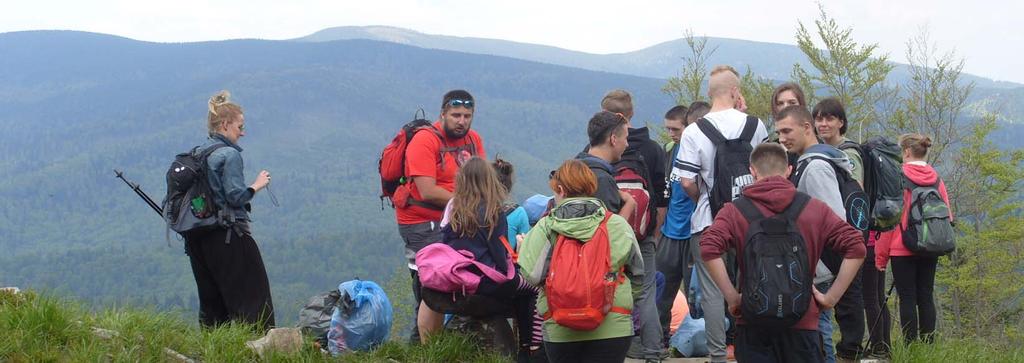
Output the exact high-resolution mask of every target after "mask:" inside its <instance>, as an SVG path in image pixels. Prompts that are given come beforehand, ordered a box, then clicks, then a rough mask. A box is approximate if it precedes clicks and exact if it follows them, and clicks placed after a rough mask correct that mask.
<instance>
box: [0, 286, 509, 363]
mask: <svg viewBox="0 0 1024 363" xmlns="http://www.w3.org/2000/svg"><path fill="white" fill-rule="evenodd" d="M96 328H99V329H103V330H105V331H106V332H105V334H106V335H108V336H107V337H101V336H100V334H98V333H97V332H96V330H95V329H96ZM258 338H260V336H259V334H258V333H256V332H255V328H254V327H253V326H250V325H245V324H229V325H225V326H221V327H218V328H216V329H200V328H198V327H197V326H195V325H194V324H187V323H185V322H184V321H182V320H181V319H180V318H179V317H177V316H175V315H173V314H168V313H166V312H157V311H154V310H128V309H109V310H103V311H100V312H98V313H87V312H85V310H83V309H82V308H81V307H79V306H78V305H77V304H76V303H74V302H71V301H67V300H59V299H55V298H52V297H47V296H42V297H38V296H36V295H35V294H33V293H23V294H19V295H12V294H6V293H0V361H4V362H12V363H20V362H107V361H111V362H163V361H170V358H169V356H168V353H167V351H166V349H168V348H169V349H171V350H173V351H175V352H178V353H180V354H183V355H185V356H186V357H189V358H191V359H197V360H200V361H204V362H248V361H257V360H260V359H259V357H258V356H257V355H256V354H255V353H254V352H252V351H251V350H249V349H248V348H246V347H245V342H247V341H251V340H255V339H258ZM475 342H476V341H475V340H474V339H473V338H472V337H469V336H464V335H458V334H453V333H442V334H439V335H437V336H436V337H435V338H434V339H432V340H431V342H430V343H428V344H426V345H415V346H411V345H405V344H401V343H397V342H389V343H387V344H384V345H382V346H380V347H378V348H377V349H376V350H374V351H371V352H356V353H351V354H346V355H342V356H340V357H332V356H330V355H328V354H326V353H322V352H321V351H319V350H318V349H316V348H315V347H314V346H313V344H312V341H311V340H307V341H305V342H304V346H303V347H302V349H301V350H300V351H299V352H297V353H293V354H284V353H277V352H274V353H271V354H269V355H267V356H265V357H264V359H263V360H265V361H270V362H386V361H389V360H395V361H399V362H505V361H507V360H508V358H506V357H503V356H500V355H496V354H494V353H491V352H484V351H482V350H480V348H479V347H478V346H477V345H476V343H475Z"/></svg>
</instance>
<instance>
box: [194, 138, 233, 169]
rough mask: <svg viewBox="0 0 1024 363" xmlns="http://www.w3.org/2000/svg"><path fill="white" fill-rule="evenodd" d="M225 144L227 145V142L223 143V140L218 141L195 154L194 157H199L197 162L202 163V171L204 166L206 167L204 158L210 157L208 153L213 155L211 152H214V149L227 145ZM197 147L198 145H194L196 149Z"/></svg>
mask: <svg viewBox="0 0 1024 363" xmlns="http://www.w3.org/2000/svg"><path fill="white" fill-rule="evenodd" d="M227 146H228V145H227V144H225V143H223V142H218V143H216V144H213V145H210V147H208V148H206V149H204V150H203V151H200V152H199V155H196V157H198V158H199V163H200V165H202V166H203V171H204V172H205V171H206V167H207V165H206V159H208V158H209V157H210V155H213V152H214V151H217V150H219V149H220V148H222V147H227ZM198 148H199V147H198V146H197V147H196V149H198Z"/></svg>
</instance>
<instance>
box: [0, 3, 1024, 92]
mask: <svg viewBox="0 0 1024 363" xmlns="http://www.w3.org/2000/svg"><path fill="white" fill-rule="evenodd" d="M0 9H2V10H0V32H8V31H18V30H39V29H70V30H84V31H92V32H99V33H107V34H115V35H120V36H125V37H129V38H133V39H139V40H147V41H157V42H188V41H202V40H221V39H235V38H262V39H289V38H295V37H299V36H303V35H308V34H310V33H313V32H315V31H317V30H321V29H324V28H329V27H334V26H343V25H390V26H397V27H403V28H409V29H412V30H417V31H421V32H424V33H431V34H445V35H456V36H472V37H484V38H499V39H507V40H512V41H519V42H527V43H537V44H546V45H553V46H557V47H562V48H567V49H572V50H579V51H585V52H591V53H618V52H628V51H632V50H637V49H641V48H644V47H648V46H651V45H654V44H657V43H660V42H663V41H667V40H672V39H676V38H680V37H682V35H683V32H684V30H685V29H687V28H689V29H693V31H694V32H695V33H696V34H697V35H708V36H715V37H728V38H739V39H749V40H758V41H767V42H775V43H785V44H795V40H794V34H795V31H796V26H797V21H803V22H804V24H807V25H808V26H811V27H813V21H814V19H816V18H817V13H818V7H817V3H816V2H815V1H809V0H776V1H766V0H742V1H741V0H717V1H669V0H653V1H639V2H633V1H621V0H620V1H617V2H610V1H556V0H547V1H534V0H517V1H448V0H435V1H411V0H409V1H400V0H374V1H366V2H362V1H348V0H294V1H278V0H244V1H243V0H218V1H209V0H175V1H139V0H89V1H71V0H67V1H47V0H35V1H16V0H12V1H4V4H3V6H2V7H0ZM826 10H827V11H828V13H829V14H830V15H831V16H833V17H835V18H836V19H837V20H838V21H839V23H840V24H841V25H844V26H852V27H853V29H854V31H853V35H854V37H855V39H857V41H858V42H861V43H878V44H879V46H880V47H881V48H882V50H883V51H885V52H888V53H889V54H890V58H891V59H892V60H894V61H898V62H906V60H905V56H904V52H905V49H906V46H905V43H906V41H907V40H908V39H909V38H910V37H912V36H914V35H915V34H916V33H918V31H919V29H921V28H922V27H926V28H927V29H928V30H929V32H930V33H931V38H932V40H933V41H934V42H935V43H937V44H938V46H939V48H940V49H944V50H953V49H955V50H956V52H957V54H958V55H959V56H961V57H964V58H966V60H967V63H966V67H965V68H966V71H967V72H969V73H973V74H977V75H981V76H985V77H989V78H993V79H998V80H1008V81H1014V82H1020V83H1024V66H1019V65H1020V64H1022V62H1021V59H1022V57H1024V25H1021V24H1024V23H1022V22H1021V21H1020V16H1021V14H1024V1H1015V0H999V1H994V0H974V1H969V2H965V1H956V2H954V1H943V0H856V1H845V0H844V1H828V2H826ZM812 29H813V28H812ZM0 56H2V55H0Z"/></svg>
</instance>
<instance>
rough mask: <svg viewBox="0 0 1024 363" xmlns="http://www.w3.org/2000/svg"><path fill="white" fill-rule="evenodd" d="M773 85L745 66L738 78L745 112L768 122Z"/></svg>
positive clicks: (770, 112)
mask: <svg viewBox="0 0 1024 363" xmlns="http://www.w3.org/2000/svg"><path fill="white" fill-rule="evenodd" d="M774 91H775V86H774V85H773V84H772V81H771V80H770V79H767V78H764V77H761V76H758V75H756V74H754V72H753V71H751V70H750V67H747V72H746V73H744V74H743V77H742V78H741V79H740V92H742V93H743V98H744V99H746V101H747V114H748V115H754V116H757V118H759V119H761V120H762V121H764V122H768V120H769V116H771V114H772V92H774Z"/></svg>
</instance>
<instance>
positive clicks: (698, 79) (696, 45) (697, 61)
mask: <svg viewBox="0 0 1024 363" xmlns="http://www.w3.org/2000/svg"><path fill="white" fill-rule="evenodd" d="M684 39H686V45H687V46H689V47H690V56H689V57H685V58H683V69H682V70H681V72H680V74H679V76H678V77H671V78H669V79H668V82H667V83H666V84H665V86H664V87H662V88H661V91H662V92H664V93H667V94H668V95H670V96H672V98H674V99H675V100H676V104H679V105H689V104H690V103H693V102H695V101H703V100H705V97H704V94H703V93H701V89H702V87H703V86H704V83H705V82H704V80H705V79H707V75H708V59H710V58H711V55H712V54H714V53H715V50H717V49H718V47H717V46H715V47H712V48H710V49H709V48H708V38H707V37H700V38H697V37H695V36H694V35H693V30H691V29H687V30H686V33H685V37H684Z"/></svg>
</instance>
